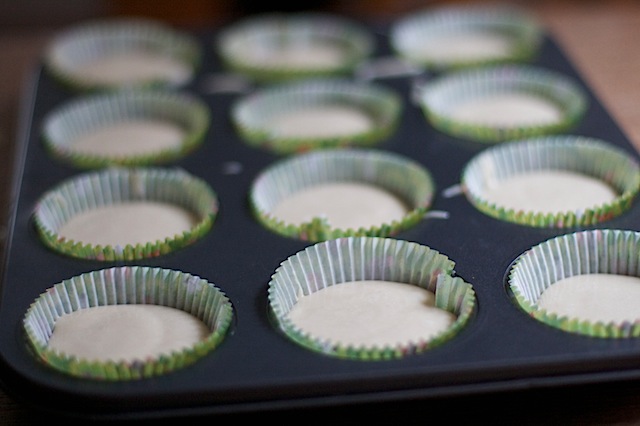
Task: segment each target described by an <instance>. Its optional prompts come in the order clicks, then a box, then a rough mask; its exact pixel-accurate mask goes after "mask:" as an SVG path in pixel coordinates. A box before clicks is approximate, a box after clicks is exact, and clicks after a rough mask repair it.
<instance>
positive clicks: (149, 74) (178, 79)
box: [74, 50, 192, 85]
mask: <svg viewBox="0 0 640 426" xmlns="http://www.w3.org/2000/svg"><path fill="white" fill-rule="evenodd" d="M191 72H192V71H191V68H190V67H189V66H188V65H186V64H184V63H181V62H180V61H177V60H176V59H173V58H169V57H167V56H166V55H161V54H157V53H153V52H145V51H141V50H134V51H125V52H119V53H112V54H109V55H104V56H99V57H97V58H95V59H94V60H91V61H87V62H85V63H82V64H79V65H78V66H77V68H76V69H75V70H74V73H75V74H76V75H77V76H78V78H80V79H82V80H83V81H88V82H92V83H98V84H114V85H126V84H133V83H140V82H147V81H166V82H169V83H173V84H180V83H183V82H185V81H187V80H188V79H189V78H190V77H191Z"/></svg>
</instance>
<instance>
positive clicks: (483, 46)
mask: <svg viewBox="0 0 640 426" xmlns="http://www.w3.org/2000/svg"><path fill="white" fill-rule="evenodd" d="M414 49H415V52H414V53H413V55H415V56H417V57H420V58H424V59H428V60H430V61H436V62H457V61H472V60H482V59H491V58H502V57H505V56H507V55H508V54H509V53H510V51H511V40H510V39H509V38H508V37H506V36H504V35H502V34H499V33H492V32H488V31H465V32H460V33H449V34H447V33H444V34H440V35H436V34H429V36H428V37H423V38H421V39H420V43H419V44H418V45H416V46H414Z"/></svg>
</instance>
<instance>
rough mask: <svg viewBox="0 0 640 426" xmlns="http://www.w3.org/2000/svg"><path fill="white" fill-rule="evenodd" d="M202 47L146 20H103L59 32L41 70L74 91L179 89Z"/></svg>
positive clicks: (194, 67) (198, 59)
mask: <svg viewBox="0 0 640 426" xmlns="http://www.w3.org/2000/svg"><path fill="white" fill-rule="evenodd" d="M201 60H202V51H201V46H200V44H199V43H198V41H197V40H196V39H195V38H193V37H191V36H190V35H188V34H186V33H183V32H181V31H179V30H176V29H174V28H172V27H170V26H168V25H165V24H164V23H162V22H158V21H155V20H153V19H148V18H134V17H131V18H111V19H108V18H105V19H100V20H94V21H88V22H84V23H81V24H78V25H76V26H74V27H71V28H68V29H66V30H63V31H61V32H60V33H59V34H57V35H56V36H55V37H54V38H53V40H52V41H51V42H50V44H49V45H48V46H47V49H46V50H45V54H44V64H45V68H46V69H47V70H48V71H49V72H50V73H51V74H52V75H53V76H54V77H55V78H56V79H57V80H58V81H60V82H61V83H62V84H63V85H64V86H66V87H68V88H69V89H72V90H77V91H88V90H91V91H95V90H113V89H119V88H123V87H145V88H148V87H170V88H176V87H183V86H185V85H186V84H187V83H189V82H190V81H191V80H192V79H193V76H194V75H195V72H196V71H197V69H198V68H199V67H200V64H201Z"/></svg>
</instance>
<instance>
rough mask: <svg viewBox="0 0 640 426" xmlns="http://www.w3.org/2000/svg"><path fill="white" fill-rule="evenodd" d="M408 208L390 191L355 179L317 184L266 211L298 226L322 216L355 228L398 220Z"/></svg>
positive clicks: (341, 226)
mask: <svg viewBox="0 0 640 426" xmlns="http://www.w3.org/2000/svg"><path fill="white" fill-rule="evenodd" d="M408 211H409V209H408V207H407V205H406V203H404V202H403V201H402V200H400V199H399V198H398V197H397V196H395V195H394V194H392V193H390V192H388V191H386V190H384V189H382V188H378V187H376V186H374V185H370V184H365V183H358V182H337V183H325V184H318V185H314V186H311V187H308V188H305V189H303V190H300V191H298V192H297V193H294V194H292V195H290V196H289V197H286V198H284V199H283V200H282V201H281V202H280V203H278V204H277V205H276V206H275V207H274V208H273V210H272V211H271V212H270V214H271V216H273V217H276V218H278V219H280V220H282V221H284V222H285V223H287V224H289V223H291V224H295V225H300V224H303V223H309V222H311V220H312V219H313V218H316V217H322V218H326V219H327V222H328V224H329V226H331V227H332V228H337V229H359V228H361V227H364V228H368V227H372V226H381V225H383V224H385V223H392V222H394V221H400V220H402V218H403V217H404V216H405V215H406V214H407V213H408Z"/></svg>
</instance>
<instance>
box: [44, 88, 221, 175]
mask: <svg viewBox="0 0 640 426" xmlns="http://www.w3.org/2000/svg"><path fill="white" fill-rule="evenodd" d="M210 120H211V118H210V112H209V109H208V107H207V106H206V104H205V103H204V102H203V101H201V100H200V99H199V98H197V97H195V96H193V95H191V94H189V93H180V92H175V91H167V90H154V89H148V90H128V91H119V92H114V93H104V94H95V95H87V96H81V97H78V98H75V99H72V100H70V101H67V102H66V103H65V104H63V105H61V106H59V107H57V108H55V109H54V110H53V111H51V112H50V113H49V114H48V115H47V116H46V117H45V119H44V125H43V129H42V139H43V142H44V145H45V147H46V148H47V149H48V151H49V152H50V154H51V155H52V156H53V157H55V158H57V159H59V160H61V161H63V162H66V163H68V164H71V165H73V166H75V167H78V168H82V169H91V168H100V167H106V166H145V165H158V164H164V163H168V162H171V161H174V160H177V159H179V158H182V157H185V156H187V155H188V154H190V153H191V152H192V151H194V150H195V149H196V148H198V147H199V146H200V145H201V144H202V142H203V139H204V136H205V134H206V132H207V130H208V129H209V125H210Z"/></svg>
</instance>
